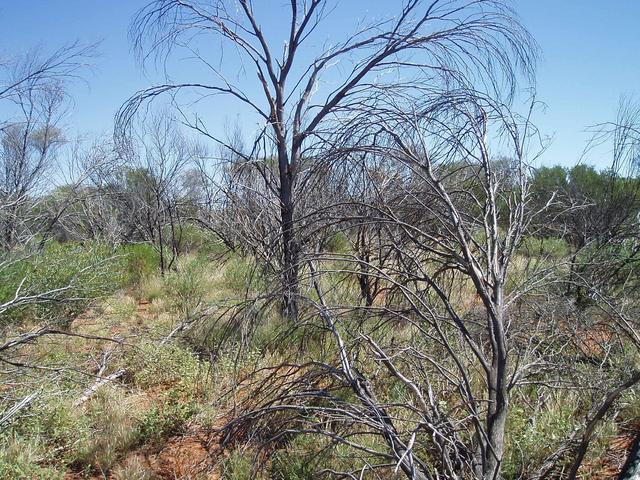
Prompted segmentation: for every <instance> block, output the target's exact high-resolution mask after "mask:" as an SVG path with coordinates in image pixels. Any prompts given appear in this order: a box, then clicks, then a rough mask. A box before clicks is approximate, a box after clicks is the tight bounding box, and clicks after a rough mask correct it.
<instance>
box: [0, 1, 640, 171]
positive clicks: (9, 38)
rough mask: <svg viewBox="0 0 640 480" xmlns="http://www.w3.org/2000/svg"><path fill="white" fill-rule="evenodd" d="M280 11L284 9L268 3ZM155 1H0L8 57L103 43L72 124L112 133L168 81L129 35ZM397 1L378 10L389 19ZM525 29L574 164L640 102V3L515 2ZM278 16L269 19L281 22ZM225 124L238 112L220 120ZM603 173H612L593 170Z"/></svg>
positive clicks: (335, 30)
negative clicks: (628, 97) (117, 121)
mask: <svg viewBox="0 0 640 480" xmlns="http://www.w3.org/2000/svg"><path fill="white" fill-rule="evenodd" d="M262 1H263V2H268V3H269V4H270V5H274V6H279V5H280V4H281V3H282V2H281V1H279V0H262ZM343 1H344V2H345V3H346V7H347V8H346V15H345V14H343V15H342V16H341V17H340V18H339V19H337V22H333V23H332V24H327V25H329V27H328V30H327V32H326V35H327V37H328V38H329V39H332V38H336V39H337V38H339V36H340V35H341V34H343V33H344V30H343V29H344V28H345V26H346V25H349V23H350V22H351V18H356V17H357V16H358V15H364V14H365V13H364V12H365V10H363V9H362V8H361V5H367V2H364V1H363V2H359V1H358V2H355V1H351V0H343ZM145 3H146V0H21V1H15V0H0V32H2V33H1V34H0V57H3V56H6V55H11V54H14V53H19V52H24V51H25V50H28V49H29V48H30V47H33V46H35V45H38V44H40V45H42V46H43V47H45V48H50V49H55V48H57V47H59V46H61V45H62V44H65V43H69V42H72V41H74V40H80V41H82V42H95V41H99V40H101V41H102V43H101V45H100V56H99V57H98V58H96V59H95V60H94V64H95V66H94V67H93V69H92V70H91V71H89V72H87V74H86V75H85V78H86V83H77V84H74V85H73V86H72V89H71V90H72V91H71V93H72V96H73V97H74V107H73V110H72V112H71V114H70V115H69V117H68V119H67V121H66V123H67V125H68V127H69V129H70V130H71V131H72V132H74V133H76V134H96V133H107V132H109V131H110V129H111V124H112V120H113V115H114V113H115V111H116V110H117V108H118V107H119V106H120V105H121V104H122V102H123V101H124V100H125V99H126V98H127V97H128V96H129V95H130V94H132V93H133V92H135V91H136V90H138V89H139V88H142V87H144V86H148V85H150V84H152V83H153V81H154V79H157V78H159V77H157V76H154V75H153V74H149V75H150V76H148V77H146V76H145V74H143V72H142V71H141V69H140V68H139V67H138V66H137V65H136V62H135V60H134V58H133V55H132V53H131V50H130V46H129V42H128V38H127V30H128V27H129V23H130V21H131V19H132V16H133V15H134V13H135V12H136V11H137V9H138V8H140V7H141V6H143V5H144V4H145ZM393 3H395V1H394V0H370V2H369V3H368V4H369V5H370V6H373V9H374V10H376V11H384V9H386V8H389V9H391V8H390V7H389V5H392V4H393ZM513 5H514V7H515V9H516V11H517V12H518V14H519V16H520V17H521V20H522V22H523V23H524V25H525V26H526V27H527V28H528V29H529V30H530V32H531V33H532V34H533V36H534V37H535V38H536V40H537V41H538V43H539V44H540V47H541V48H542V52H543V53H542V59H541V62H540V65H539V69H538V84H537V88H538V99H539V100H540V101H543V102H544V103H545V104H546V105H547V108H546V110H545V112H543V113H541V114H539V115H538V116H537V119H536V121H537V123H538V125H539V127H540V129H541V131H542V132H543V133H545V134H547V135H552V136H553V137H554V140H553V143H552V146H551V147H550V148H549V150H548V151H547V152H546V154H545V156H544V158H543V161H544V163H562V164H572V163H574V162H575V161H577V160H578V158H579V156H580V153H581V152H582V149H583V147H584V145H585V141H586V139H587V135H586V133H585V131H584V129H585V127H586V126H587V125H590V124H594V123H597V122H603V121H607V120H612V119H613V118H614V117H615V111H616V107H617V103H618V99H619V97H620V95H621V94H636V95H638V96H640V34H638V20H639V19H640V1H637V0H611V1H609V2H602V1H599V0H582V1H580V0H515V1H514V3H513ZM278 12H279V7H278V8H272V9H270V10H269V12H268V15H269V16H270V17H269V18H267V19H266V21H267V22H275V20H277V15H278ZM212 114H213V115H215V116H217V120H218V121H220V122H221V123H225V122H228V120H229V118H230V117H233V115H234V112H233V111H231V110H227V109H226V108H222V107H221V108H218V109H216V111H215V112H213V113H212ZM594 161H595V162H596V163H597V164H599V166H604V164H601V163H600V162H598V161H597V160H594Z"/></svg>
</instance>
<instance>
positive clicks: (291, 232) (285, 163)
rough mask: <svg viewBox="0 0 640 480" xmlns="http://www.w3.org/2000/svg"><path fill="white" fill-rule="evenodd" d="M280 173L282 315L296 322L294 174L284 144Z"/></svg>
mask: <svg viewBox="0 0 640 480" xmlns="http://www.w3.org/2000/svg"><path fill="white" fill-rule="evenodd" d="M278 169H279V173H280V216H281V228H282V232H281V233H282V273H281V275H282V283H283V284H282V288H283V292H282V306H281V311H282V315H283V316H284V317H286V318H288V319H289V320H291V321H293V322H297V321H298V315H299V311H298V303H299V301H298V296H299V293H300V286H299V282H300V279H299V270H300V267H299V245H298V241H297V238H296V229H295V203H294V199H293V174H292V171H291V166H290V165H289V156H288V153H287V147H286V144H285V142H284V141H282V142H281V143H280V145H279V146H278Z"/></svg>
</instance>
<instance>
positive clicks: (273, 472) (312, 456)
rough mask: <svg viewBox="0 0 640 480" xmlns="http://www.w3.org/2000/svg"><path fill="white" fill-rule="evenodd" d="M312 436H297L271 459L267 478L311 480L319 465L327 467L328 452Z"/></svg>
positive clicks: (321, 443) (318, 440) (319, 441)
mask: <svg viewBox="0 0 640 480" xmlns="http://www.w3.org/2000/svg"><path fill="white" fill-rule="evenodd" d="M323 443H324V442H322V440H321V439H320V438H319V437H317V436H313V435H298V436H296V437H294V438H293V440H291V442H289V444H288V445H287V446H286V447H285V448H284V449H281V450H277V451H276V452H275V454H274V455H273V457H272V462H271V467H270V468H269V478H272V479H274V480H311V479H312V478H314V473H315V472H316V471H317V470H318V466H319V465H323V466H327V465H329V462H330V458H328V457H329V453H330V451H329V450H326V449H324V448H323V446H324V445H323Z"/></svg>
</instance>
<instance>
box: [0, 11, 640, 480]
mask: <svg viewBox="0 0 640 480" xmlns="http://www.w3.org/2000/svg"><path fill="white" fill-rule="evenodd" d="M254 3H255V4H256V5H257V4H258V2H250V1H246V0H237V1H234V2H231V1H229V2H227V1H226V0H214V1H211V2H201V1H199V0H180V1H177V0H148V4H147V6H146V7H144V8H143V9H142V10H140V12H139V13H138V14H137V16H136V17H135V18H134V19H133V24H132V27H131V36H132V39H133V43H134V49H135V50H136V52H137V53H138V54H139V56H140V58H141V59H143V60H145V61H147V60H150V59H152V58H162V59H166V60H167V62H166V63H165V64H164V67H165V68H166V69H167V73H169V70H170V69H171V68H173V67H175V65H174V63H173V62H172V61H170V58H171V57H172V55H174V54H177V53H178V52H182V53H185V52H186V53H187V57H188V61H194V62H196V63H197V65H198V68H200V69H204V70H205V71H210V72H213V74H214V75H213V76H210V77H212V78H213V79H211V78H209V81H210V82H211V83H198V82H196V81H195V80H188V81H186V82H185V83H175V84H174V83H171V82H170V81H169V79H167V83H166V84H164V85H161V86H155V87H150V88H147V89H143V90H142V91H140V92H137V93H135V94H134V95H133V96H132V97H131V98H130V99H129V100H128V101H127V102H126V103H125V104H124V105H123V106H122V108H121V109H120V110H119V112H118V114H117V117H116V124H115V135H114V136H113V138H109V139H101V140H96V141H95V142H94V144H92V145H91V146H87V145H85V144H84V143H82V142H80V141H79V142H77V144H74V145H73V147H72V148H69V150H68V151H67V150H65V148H64V146H65V145H67V144H68V143H69V141H68V139H66V138H65V135H66V132H65V131H63V129H62V127H61V125H62V123H61V120H62V118H63V114H64V112H65V111H66V110H67V106H68V104H69V102H70V98H69V97H68V94H67V89H68V86H69V84H70V82H72V81H74V79H76V78H77V77H78V76H81V73H82V72H83V69H84V68H85V64H86V63H87V62H88V59H90V58H91V57H92V56H93V55H94V48H93V47H90V48H88V47H82V46H80V45H79V44H72V45H70V46H68V47H65V48H63V49H60V50H58V51H56V52H54V53H53V54H52V55H51V56H50V57H47V56H46V55H42V53H41V52H38V51H33V52H30V53H27V54H25V55H23V56H22V57H20V56H17V57H15V58H10V59H7V60H6V61H4V59H0V60H2V61H0V107H1V108H0V115H5V114H6V113H8V116H7V117H6V121H5V120H4V118H5V117H2V118H0V275H1V276H2V277H1V281H0V337H1V338H0V364H1V368H0V480H2V479H25V480H27V479H42V480H45V479H47V480H48V479H60V480H62V479H64V480H76V479H98V478H105V479H116V480H157V479H173V480H176V479H185V480H186V479H191V480H195V479H219V478H223V479H226V480H249V479H251V480H261V479H265V480H266V479H273V480H308V479H316V478H327V479H335V480H337V479H356V478H357V479H372V480H373V479H396V478H397V479H400V478H408V479H411V480H433V479H439V480H440V479H442V480H463V479H464V480H467V479H469V480H471V479H473V480H516V479H531V480H543V479H565V478H566V479H569V480H574V479H577V478H584V479H587V478H594V479H596V478H597V479H600V478H615V477H616V476H617V475H618V474H619V473H620V471H621V469H622V465H623V463H624V461H625V459H626V456H627V453H628V450H629V446H630V445H631V444H632V443H633V441H634V439H635V438H640V387H639V385H640V360H639V359H640V336H639V335H638V332H639V331H640V324H639V319H640V316H639V314H640V282H639V279H640V271H639V268H640V243H639V240H638V239H639V238H640V176H639V172H640V154H639V152H640V105H638V103H637V102H634V101H633V100H632V99H630V98H627V99H623V101H621V104H620V106H619V110H618V117H617V118H616V119H615V121H613V122H610V123H601V124H598V125H597V126H595V127H591V133H592V134H593V138H592V140H591V141H590V143H589V145H588V146H587V148H586V150H585V152H584V157H583V159H584V158H588V156H589V155H594V156H595V155H597V156H598V158H597V160H598V161H599V164H600V165H605V164H606V165H607V167H606V168H602V169H597V168H595V167H591V166H589V165H587V164H585V163H584V162H581V163H579V164H577V165H575V166H570V167H563V166H553V167H549V166H542V167H540V166H538V167H536V165H534V162H535V160H536V159H537V158H538V155H539V154H540V153H541V152H540V151H539V149H541V150H544V143H545V140H544V138H543V136H542V135H541V134H540V133H539V131H538V129H537V128H536V126H535V125H534V123H533V122H534V119H535V116H536V112H537V106H538V105H537V102H536V101H535V100H531V101H530V102H529V103H528V105H527V109H526V111H525V113H518V111H517V110H518V109H517V106H518V105H520V104H521V103H523V102H522V101H521V100H522V98H521V93H519V92H520V90H521V89H522V88H523V87H524V88H527V89H531V91H533V88H534V87H535V85H533V81H534V73H535V68H536V60H537V57H538V53H539V52H538V50H537V46H536V44H535V42H534V40H533V38H532V37H531V36H530V34H529V33H528V32H527V30H526V29H525V27H524V26H523V25H522V24H520V22H519V20H518V18H517V17H516V16H515V15H514V14H513V12H512V11H511V10H510V9H509V8H507V6H506V5H505V4H504V3H503V2H502V1H501V0H477V1H465V0H451V1H449V0H447V1H444V0H434V1H432V2H427V1H422V0H412V1H406V2H402V5H400V6H398V8H397V11H393V12H391V13H390V15H389V17H388V18H387V19H386V20H384V21H383V20H380V21H378V22H377V23H376V24H375V25H374V26H369V27H368V26H366V25H365V24H358V25H357V26H355V28H360V30H359V31H357V32H355V33H354V34H353V35H352V36H347V37H345V38H344V39H343V43H339V42H338V43H336V41H332V42H330V43H327V42H324V41H319V40H322V38H321V37H318V36H317V35H318V34H319V32H320V31H321V30H322V27H323V25H325V24H326V22H327V21H328V19H329V18H331V15H333V14H334V12H333V5H331V4H330V3H329V2H326V1H324V0H309V1H307V2H301V1H295V0H294V1H292V2H291V8H290V9H289V10H287V12H288V16H287V15H282V16H280V17H278V19H277V20H278V22H284V23H281V24H279V27H282V26H284V28H275V27H274V25H272V22H271V21H270V20H269V21H267V20H264V23H263V19H262V17H261V14H264V12H263V11H262V10H261V9H260V8H257V7H255V6H254ZM392 3H393V2H392ZM281 7H282V6H281V5H277V6H275V5H274V6H273V8H274V9H275V8H278V9H279V8H281ZM339 7H340V2H337V5H336V7H335V9H336V10H337V11H339ZM269 8H271V7H269ZM389 8H392V9H393V8H395V7H394V6H390V7H389ZM282 11H283V12H284V11H285V10H284V9H283V10H282ZM272 20H273V19H272ZM287 22H288V23H287ZM279 30H280V31H282V32H286V35H285V36H286V41H285V48H284V50H283V51H282V52H281V49H280V47H279V46H278V44H277V43H274V42H275V40H274V38H276V36H277V35H276V33H277V31H279ZM204 39H206V42H204ZM211 40H214V42H213V43H212V42H211ZM211 44H215V45H216V48H218V45H219V46H220V47H221V48H222V49H223V50H224V55H220V56H218V53H217V50H216V52H210V51H209V49H210V45H211ZM311 44H314V45H315V46H314V47H312V45H311ZM201 47H202V48H201ZM205 47H206V48H205ZM185 49H186V50H185ZM213 53H215V55H214V54H213ZM229 55H230V56H231V57H233V58H234V60H233V62H236V61H237V60H238V58H237V57H240V58H241V59H242V60H243V62H244V63H246V64H247V65H249V66H251V67H252V68H254V67H255V68H257V74H256V75H255V78H254V77H252V76H251V75H252V73H251V72H253V70H250V69H247V70H246V72H244V73H245V75H244V77H243V79H242V80H239V79H238V78H237V77H238V76H237V75H227V73H228V72H227V70H228V69H230V68H231V67H232V66H233V65H234V63H233V62H232V63H231V64H229V63H228V59H227V56H229ZM279 55H282V57H279ZM334 65H340V68H341V69H342V70H341V71H340V72H341V73H340V78H339V79H337V80H336V79H334V78H332V77H333V76H334V74H333V73H332V72H333V70H331V68H332V67H333V66H334ZM216 79H217V80H216ZM216 81H218V83H215V82H216ZM251 81H257V85H258V87H259V88H257V89H252V88H250V86H249V84H250V83H251ZM336 81H337V82H338V83H337V85H334V82H336ZM234 82H235V83H234ZM341 82H342V83H341ZM203 92H204V95H203V96H202V97H199V96H198V95H200V94H201V93H203ZM194 94H195V95H194ZM165 96H167V97H170V100H171V101H170V102H169V104H167V105H162V106H161V107H162V108H159V109H156V108H155V105H156V104H157V103H158V102H160V101H161V98H163V97H165ZM211 96H214V97H219V96H224V97H225V98H227V99H229V100H236V101H240V102H241V103H242V104H243V105H244V107H248V108H249V109H250V110H253V111H254V113H255V114H257V116H258V118H259V119H261V121H263V125H262V126H261V127H260V128H257V129H254V130H255V132H256V133H255V137H248V136H246V135H244V134H243V133H242V130H241V129H240V128H238V129H236V130H234V129H232V128H229V129H227V130H228V131H227V132H226V134H227V137H228V138H226V137H224V136H222V135H220V134H219V132H213V131H210V130H208V129H207V128H206V126H205V125H204V124H203V120H202V119H201V118H200V117H199V116H198V114H197V108H198V105H199V101H206V100H209V97H211ZM196 99H199V100H196ZM223 103H224V102H223ZM5 106H6V109H5ZM191 109H194V111H191ZM55 172H57V173H55Z"/></svg>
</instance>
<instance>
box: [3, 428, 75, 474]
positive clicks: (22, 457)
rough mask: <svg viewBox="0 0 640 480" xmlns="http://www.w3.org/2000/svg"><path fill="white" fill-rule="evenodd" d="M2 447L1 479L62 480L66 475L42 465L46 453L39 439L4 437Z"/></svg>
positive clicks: (51, 467)
mask: <svg viewBox="0 0 640 480" xmlns="http://www.w3.org/2000/svg"><path fill="white" fill-rule="evenodd" d="M1 441H2V443H1V446H0V479H7V480H9V479H11V480H62V479H63V478H64V473H63V472H61V471H59V470H57V469H56V468H55V467H53V466H45V465H41V462H42V460H43V457H45V456H46V453H45V452H44V451H43V448H42V445H41V444H39V443H38V439H37V438H36V439H24V438H20V437H16V436H11V437H4V438H2V439H1Z"/></svg>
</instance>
